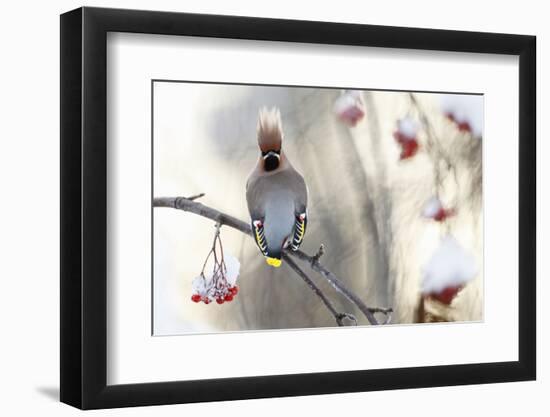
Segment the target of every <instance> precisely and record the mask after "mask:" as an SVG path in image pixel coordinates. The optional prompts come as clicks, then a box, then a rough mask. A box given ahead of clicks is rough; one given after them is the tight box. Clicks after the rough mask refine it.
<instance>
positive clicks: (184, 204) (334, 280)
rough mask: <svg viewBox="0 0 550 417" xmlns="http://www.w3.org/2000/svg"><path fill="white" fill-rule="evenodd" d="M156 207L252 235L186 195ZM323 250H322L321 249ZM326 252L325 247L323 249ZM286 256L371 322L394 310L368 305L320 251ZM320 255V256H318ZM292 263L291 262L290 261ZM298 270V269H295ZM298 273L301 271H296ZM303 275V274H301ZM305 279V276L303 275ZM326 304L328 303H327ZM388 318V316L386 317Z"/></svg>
mask: <svg viewBox="0 0 550 417" xmlns="http://www.w3.org/2000/svg"><path fill="white" fill-rule="evenodd" d="M153 206H154V207H170V208H176V209H179V210H183V211H187V212H189V213H194V214H197V215H199V216H202V217H206V218H207V219H210V220H213V221H215V222H217V223H219V224H221V225H226V226H229V227H232V228H234V229H236V230H239V231H240V232H242V233H244V234H247V235H249V236H252V230H251V229H250V225H249V224H247V223H245V222H243V221H242V220H239V219H237V218H236V217H233V216H230V215H228V214H225V213H222V212H220V211H218V210H216V209H213V208H211V207H208V206H206V205H204V204H201V203H199V202H196V201H193V200H190V199H188V198H185V197H157V198H155V199H154V200H153ZM320 252H321V250H320ZM323 252H324V249H323ZM284 255H285V258H286V259H287V260H288V259H289V256H294V257H296V258H298V259H301V260H302V261H305V262H307V263H308V264H309V265H310V267H311V269H313V270H314V271H316V272H318V273H319V274H320V275H321V276H322V277H323V278H325V279H326V280H327V281H328V282H329V283H330V284H331V285H332V286H333V287H334V288H335V289H336V290H337V291H338V292H339V293H341V294H342V295H344V296H345V297H346V298H347V299H348V300H350V301H351V302H352V303H354V304H355V305H356V306H357V307H358V308H359V310H360V311H361V312H362V313H363V314H364V315H365V317H366V318H367V320H368V321H369V323H370V324H379V323H378V320H377V319H376V317H375V316H374V313H383V314H385V315H386V316H389V315H390V314H389V313H391V312H392V309H391V308H388V309H380V308H371V307H368V306H367V305H366V304H365V303H364V302H363V301H362V300H361V299H360V298H359V297H358V296H357V295H356V294H355V293H353V292H352V291H351V290H350V289H348V288H347V287H346V285H345V284H344V283H343V282H342V281H341V280H340V279H339V278H338V277H337V276H336V275H334V274H333V273H332V272H331V271H329V270H328V269H326V268H325V267H324V266H323V265H321V263H320V262H319V258H320V257H321V255H322V253H321V255H319V252H318V253H317V254H316V255H313V256H311V255H307V254H306V253H304V252H302V251H300V250H298V251H287V252H285V254H284ZM317 255H319V256H317ZM289 265H290V263H289ZM295 271H296V270H295ZM296 272H297V273H298V274H299V272H298V271H296ZM300 276H301V275H300ZM301 277H302V279H303V276H301ZM325 305H326V304H325ZM386 318H387V317H386ZM388 322H389V321H388V320H387V319H386V320H385V321H384V324H387V323H388Z"/></svg>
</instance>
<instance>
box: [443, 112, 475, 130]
mask: <svg viewBox="0 0 550 417" xmlns="http://www.w3.org/2000/svg"><path fill="white" fill-rule="evenodd" d="M445 117H446V118H447V119H449V120H450V121H451V122H453V123H454V124H455V125H456V127H457V128H458V130H459V131H461V132H471V131H472V126H470V123H468V122H466V121H463V122H459V121H458V120H457V119H456V117H455V115H454V114H453V113H451V112H447V113H445Z"/></svg>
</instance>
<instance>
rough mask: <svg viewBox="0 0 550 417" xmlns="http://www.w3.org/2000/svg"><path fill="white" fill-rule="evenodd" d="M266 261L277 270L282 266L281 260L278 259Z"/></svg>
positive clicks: (266, 259) (267, 259)
mask: <svg viewBox="0 0 550 417" xmlns="http://www.w3.org/2000/svg"><path fill="white" fill-rule="evenodd" d="M265 261H266V262H267V264H268V265H271V266H273V267H275V268H279V267H280V266H281V260H280V259H277V258H265Z"/></svg>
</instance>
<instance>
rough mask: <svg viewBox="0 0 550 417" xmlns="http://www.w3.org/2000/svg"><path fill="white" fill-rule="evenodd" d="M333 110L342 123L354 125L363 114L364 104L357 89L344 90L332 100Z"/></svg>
mask: <svg viewBox="0 0 550 417" xmlns="http://www.w3.org/2000/svg"><path fill="white" fill-rule="evenodd" d="M334 112H335V113H336V115H337V116H338V118H339V119H340V121H342V122H343V123H344V124H346V125H347V126H350V127H354V126H355V125H357V123H359V121H360V120H361V119H362V118H363V117H364V116H365V104H364V103H363V99H362V97H361V92H360V91H358V90H345V91H344V92H343V93H342V95H341V96H340V97H338V99H336V101H335V102H334Z"/></svg>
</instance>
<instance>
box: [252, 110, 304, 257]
mask: <svg viewBox="0 0 550 417" xmlns="http://www.w3.org/2000/svg"><path fill="white" fill-rule="evenodd" d="M258 144H259V146H260V150H261V151H262V155H261V156H260V158H259V160H258V163H257V164H256V167H255V169H254V170H253V171H252V173H251V174H250V176H249V178H248V181H247V184H246V200H247V204H248V211H249V213H250V217H251V221H252V228H253V230H254V231H255V233H257V234H258V235H255V237H256V240H257V243H258V246H259V247H260V250H261V251H262V253H263V254H264V255H265V256H266V258H267V261H268V263H269V264H270V265H273V266H279V265H280V258H281V254H282V250H283V249H284V248H285V247H287V246H288V245H291V247H292V249H294V250H296V249H298V247H299V245H300V244H301V242H302V239H303V236H304V234H305V224H306V210H307V194H308V192H307V186H306V183H305V181H304V178H303V177H302V175H301V174H300V173H299V172H298V171H297V170H296V169H295V168H294V167H293V166H292V164H291V163H290V161H289V160H288V158H287V157H286V155H285V154H284V152H283V151H282V149H281V144H282V127H281V121H280V115H279V112H278V111H277V110H272V111H271V112H267V111H265V110H263V111H260V117H259V123H258Z"/></svg>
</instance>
